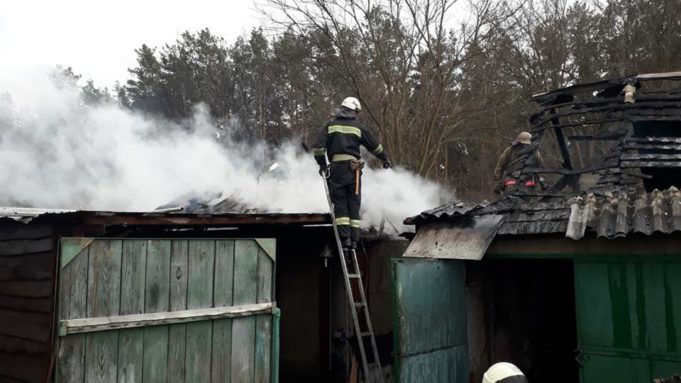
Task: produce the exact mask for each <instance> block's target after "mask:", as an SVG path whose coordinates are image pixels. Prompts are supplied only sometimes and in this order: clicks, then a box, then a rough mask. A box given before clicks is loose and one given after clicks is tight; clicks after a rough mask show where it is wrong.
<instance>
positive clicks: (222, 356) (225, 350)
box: [211, 319, 232, 383]
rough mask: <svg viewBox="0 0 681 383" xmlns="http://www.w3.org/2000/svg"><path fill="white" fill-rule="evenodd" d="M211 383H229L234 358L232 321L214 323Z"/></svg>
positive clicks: (223, 320)
mask: <svg viewBox="0 0 681 383" xmlns="http://www.w3.org/2000/svg"><path fill="white" fill-rule="evenodd" d="M211 357H212V362H211V382H215V383H217V382H229V379H230V376H231V372H230V369H231V366H232V364H231V358H232V320H231V319H220V320H216V321H213V350H212V355H211Z"/></svg>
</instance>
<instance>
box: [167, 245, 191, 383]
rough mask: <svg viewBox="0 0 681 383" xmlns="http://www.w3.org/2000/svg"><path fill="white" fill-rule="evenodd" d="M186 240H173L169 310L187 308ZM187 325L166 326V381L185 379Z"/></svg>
mask: <svg viewBox="0 0 681 383" xmlns="http://www.w3.org/2000/svg"><path fill="white" fill-rule="evenodd" d="M188 251H189V244H188V241H187V240H173V241H172V245H171V258H170V259H171V261H170V310H172V311H177V310H185V309H186V308H187V257H188ZM186 336H187V326H186V325H184V324H177V325H172V326H169V328H168V382H178V383H181V382H184V381H185V365H186V363H185V355H186V354H185V348H186V342H185V341H186Z"/></svg>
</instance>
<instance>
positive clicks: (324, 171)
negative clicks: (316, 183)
mask: <svg viewBox="0 0 681 383" xmlns="http://www.w3.org/2000/svg"><path fill="white" fill-rule="evenodd" d="M329 168H330V166H329V165H319V175H320V176H322V177H324V178H326V177H327V176H328V175H329V171H330V169H329Z"/></svg>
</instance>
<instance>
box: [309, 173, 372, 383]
mask: <svg viewBox="0 0 681 383" xmlns="http://www.w3.org/2000/svg"><path fill="white" fill-rule="evenodd" d="M322 177H324V175H322ZM323 182H324V190H325V191H326V199H327V202H328V203H329V212H330V214H331V223H332V224H333V234H334V236H335V237H336V246H337V247H338V258H340V263H341V268H342V269H343V279H344V280H345V291H346V292H347V295H348V303H349V304H350V312H351V313H352V321H353V324H354V326H355V335H356V336H357V344H358V346H359V353H360V358H361V359H362V360H361V362H362V369H363V371H364V380H365V381H366V382H378V383H383V372H382V370H381V361H380V360H379V358H378V347H377V346H376V337H374V329H373V327H372V325H371V317H370V316H369V306H368V305H367V300H366V295H365V293H364V283H363V282H362V274H361V271H360V269H359V265H358V263H357V253H356V252H355V250H354V249H351V250H350V254H351V255H352V258H351V259H350V260H349V262H348V261H346V259H345V254H344V252H343V245H342V244H341V240H340V236H339V235H338V225H336V215H335V214H334V208H333V202H332V201H331V195H330V194H329V186H328V185H327V182H326V177H324V180H323ZM348 263H350V264H351V265H352V268H353V269H354V270H349V268H348ZM353 280H355V281H357V288H358V289H359V300H356V299H355V294H353V292H352V281H353ZM358 311H359V312H361V313H363V314H364V315H362V317H363V318H364V321H365V329H362V326H361V325H360V321H359V315H358ZM367 337H368V338H369V339H370V341H371V351H372V354H373V357H374V361H373V363H371V364H369V362H368V361H367V354H366V350H365V349H364V339H365V338H367Z"/></svg>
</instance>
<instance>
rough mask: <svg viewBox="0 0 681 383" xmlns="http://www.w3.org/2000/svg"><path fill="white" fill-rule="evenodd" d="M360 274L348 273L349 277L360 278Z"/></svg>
mask: <svg viewBox="0 0 681 383" xmlns="http://www.w3.org/2000/svg"><path fill="white" fill-rule="evenodd" d="M359 277H360V275H359V274H348V278H359Z"/></svg>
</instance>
